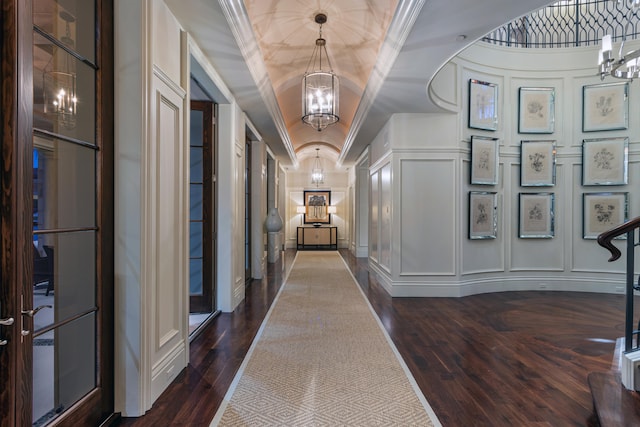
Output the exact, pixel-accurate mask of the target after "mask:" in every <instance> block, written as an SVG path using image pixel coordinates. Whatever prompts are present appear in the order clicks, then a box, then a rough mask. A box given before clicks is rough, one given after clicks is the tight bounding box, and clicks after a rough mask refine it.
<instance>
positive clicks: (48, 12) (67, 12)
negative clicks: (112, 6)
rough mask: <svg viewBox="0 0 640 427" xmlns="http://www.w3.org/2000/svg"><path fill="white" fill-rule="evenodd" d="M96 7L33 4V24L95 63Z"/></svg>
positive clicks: (75, 2) (80, 0)
mask: <svg viewBox="0 0 640 427" xmlns="http://www.w3.org/2000/svg"><path fill="white" fill-rule="evenodd" d="M94 22H95V7H94V2H93V1H87V0H65V1H64V2H62V1H59V0H33V24H34V25H37V26H38V27H40V29H41V30H43V31H45V32H47V33H49V34H51V35H52V36H53V37H54V38H56V39H58V40H60V41H61V42H63V43H64V44H65V45H67V46H68V47H69V48H71V49H72V50H74V51H76V52H78V53H79V54H80V55H82V56H84V57H85V58H87V59H88V60H90V61H92V62H95V24H94Z"/></svg>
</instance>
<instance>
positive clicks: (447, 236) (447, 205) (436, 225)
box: [399, 159, 460, 276]
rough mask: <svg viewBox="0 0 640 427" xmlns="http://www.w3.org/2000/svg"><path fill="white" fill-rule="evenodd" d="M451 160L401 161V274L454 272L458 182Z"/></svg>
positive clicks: (458, 234)
mask: <svg viewBox="0 0 640 427" xmlns="http://www.w3.org/2000/svg"><path fill="white" fill-rule="evenodd" d="M456 173H457V168H456V166H455V161H454V160H451V159H444V160H436V159H433V160H431V159H423V160H421V159H415V160H410V159H404V160H401V161H400V177H399V179H400V211H401V213H400V215H401V220H400V243H399V244H400V257H401V258H400V275H402V276H407V275H420V276H433V275H455V274H456V256H455V247H456V241H457V239H458V238H459V237H460V233H459V232H458V227H457V226H456V217H455V215H452V212H455V207H456V206H457V201H456V197H457V194H458V190H457V188H456V186H457V183H458V182H459V181H458V179H457V177H456Z"/></svg>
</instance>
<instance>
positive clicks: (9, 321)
mask: <svg viewBox="0 0 640 427" xmlns="http://www.w3.org/2000/svg"><path fill="white" fill-rule="evenodd" d="M13 321H14V319H13V317H7V318H6V319H0V326H11V325H13Z"/></svg>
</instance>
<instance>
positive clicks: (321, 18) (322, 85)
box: [302, 13, 340, 132]
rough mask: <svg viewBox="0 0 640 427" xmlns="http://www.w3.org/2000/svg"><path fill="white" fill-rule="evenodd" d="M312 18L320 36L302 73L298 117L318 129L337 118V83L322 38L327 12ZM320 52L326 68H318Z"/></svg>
mask: <svg viewBox="0 0 640 427" xmlns="http://www.w3.org/2000/svg"><path fill="white" fill-rule="evenodd" d="M315 22H316V23H317V24H319V25H320V37H319V38H318V39H317V40H316V45H315V47H314V48H313V53H312V54H311V58H310V59H309V64H308V65H307V70H306V72H305V73H304V76H303V77H302V121H303V122H304V123H306V124H308V125H309V126H311V127H312V128H314V129H315V130H317V131H318V132H320V131H321V130H322V129H324V128H326V127H327V126H329V125H332V124H334V123H337V122H338V120H340V117H339V116H338V114H339V111H338V96H339V90H340V85H339V82H338V76H336V75H335V73H334V72H333V68H331V62H329V56H328V55H327V41H326V40H325V39H323V38H322V24H324V23H326V22H327V15H325V14H324V13H318V14H317V15H316V16H315ZM323 54H324V57H325V58H326V65H327V67H328V70H323V69H322V65H323V64H322V57H323ZM310 70H312V71H310Z"/></svg>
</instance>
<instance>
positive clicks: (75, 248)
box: [33, 231, 96, 336]
mask: <svg viewBox="0 0 640 427" xmlns="http://www.w3.org/2000/svg"><path fill="white" fill-rule="evenodd" d="M38 237H39V239H38V247H37V248H36V246H35V245H34V251H33V279H34V283H33V285H34V287H33V307H39V306H42V305H50V306H51V308H44V309H42V310H41V311H40V312H38V314H37V315H36V316H34V318H33V323H34V325H33V328H34V331H35V336H37V333H38V330H40V329H42V328H45V327H47V326H49V325H51V324H53V323H55V322H61V321H64V320H65V319H68V318H70V317H73V316H75V315H78V314H79V313H82V312H86V311H87V310H90V309H92V308H94V307H95V305H96V298H95V295H96V283H95V281H96V267H95V258H96V242H95V232H93V231H86V232H81V233H64V234H43V235H40V236H38Z"/></svg>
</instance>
